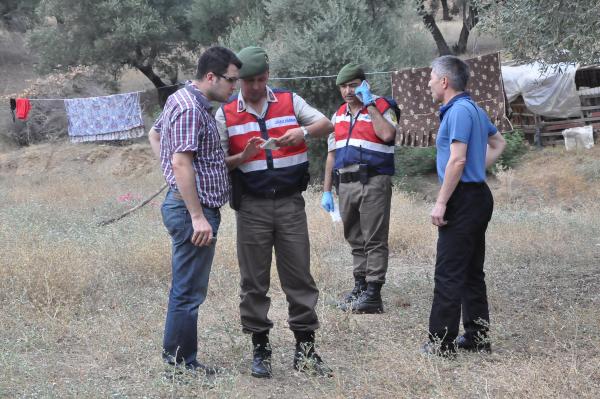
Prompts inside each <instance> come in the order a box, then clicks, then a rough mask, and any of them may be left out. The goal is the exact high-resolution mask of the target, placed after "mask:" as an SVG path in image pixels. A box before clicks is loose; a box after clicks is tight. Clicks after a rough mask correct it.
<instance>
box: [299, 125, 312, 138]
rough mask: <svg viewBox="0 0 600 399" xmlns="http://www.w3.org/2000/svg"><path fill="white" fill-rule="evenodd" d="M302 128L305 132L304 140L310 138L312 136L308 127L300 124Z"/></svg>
mask: <svg viewBox="0 0 600 399" xmlns="http://www.w3.org/2000/svg"><path fill="white" fill-rule="evenodd" d="M300 130H302V133H304V141H306V140H308V138H309V137H310V134H308V129H307V128H306V127H304V126H300Z"/></svg>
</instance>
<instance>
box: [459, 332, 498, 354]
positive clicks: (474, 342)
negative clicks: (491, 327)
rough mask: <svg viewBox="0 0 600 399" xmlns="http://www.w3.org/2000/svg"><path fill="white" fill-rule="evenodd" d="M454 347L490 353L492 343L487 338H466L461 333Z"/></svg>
mask: <svg viewBox="0 0 600 399" xmlns="http://www.w3.org/2000/svg"><path fill="white" fill-rule="evenodd" d="M456 347H457V348H458V349H462V350H464V351H468V352H486V353H492V344H491V343H490V341H489V339H488V338H481V337H476V338H475V339H467V338H465V336H464V335H461V336H459V337H458V338H457V339H456Z"/></svg>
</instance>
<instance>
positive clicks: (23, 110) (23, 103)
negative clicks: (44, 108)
mask: <svg viewBox="0 0 600 399" xmlns="http://www.w3.org/2000/svg"><path fill="white" fill-rule="evenodd" d="M30 109H31V103H30V102H29V99H27V98H17V108H16V111H17V118H19V119H21V120H25V119H27V115H29V110H30Z"/></svg>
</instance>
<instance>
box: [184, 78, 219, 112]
mask: <svg viewBox="0 0 600 399" xmlns="http://www.w3.org/2000/svg"><path fill="white" fill-rule="evenodd" d="M185 87H186V89H188V90H189V92H190V93H192V94H193V95H194V97H196V100H198V102H199V103H200V105H202V106H203V107H204V108H205V109H206V110H207V111H209V112H210V111H212V105H211V104H210V101H208V99H207V98H206V96H205V95H204V94H203V93H202V92H201V91H200V90H198V88H197V87H196V86H194V85H193V84H192V81H191V80H188V81H187V82H185Z"/></svg>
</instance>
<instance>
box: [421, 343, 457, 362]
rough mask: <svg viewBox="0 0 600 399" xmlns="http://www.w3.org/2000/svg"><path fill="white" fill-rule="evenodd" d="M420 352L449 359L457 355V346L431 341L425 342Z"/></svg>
mask: <svg viewBox="0 0 600 399" xmlns="http://www.w3.org/2000/svg"><path fill="white" fill-rule="evenodd" d="M420 352H421V354H423V355H428V356H431V355H435V356H440V357H443V358H447V359H453V358H454V357H456V347H455V346H454V345H449V344H445V345H440V344H436V343H435V342H431V341H428V342H425V343H424V344H423V346H421V351H420Z"/></svg>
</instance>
